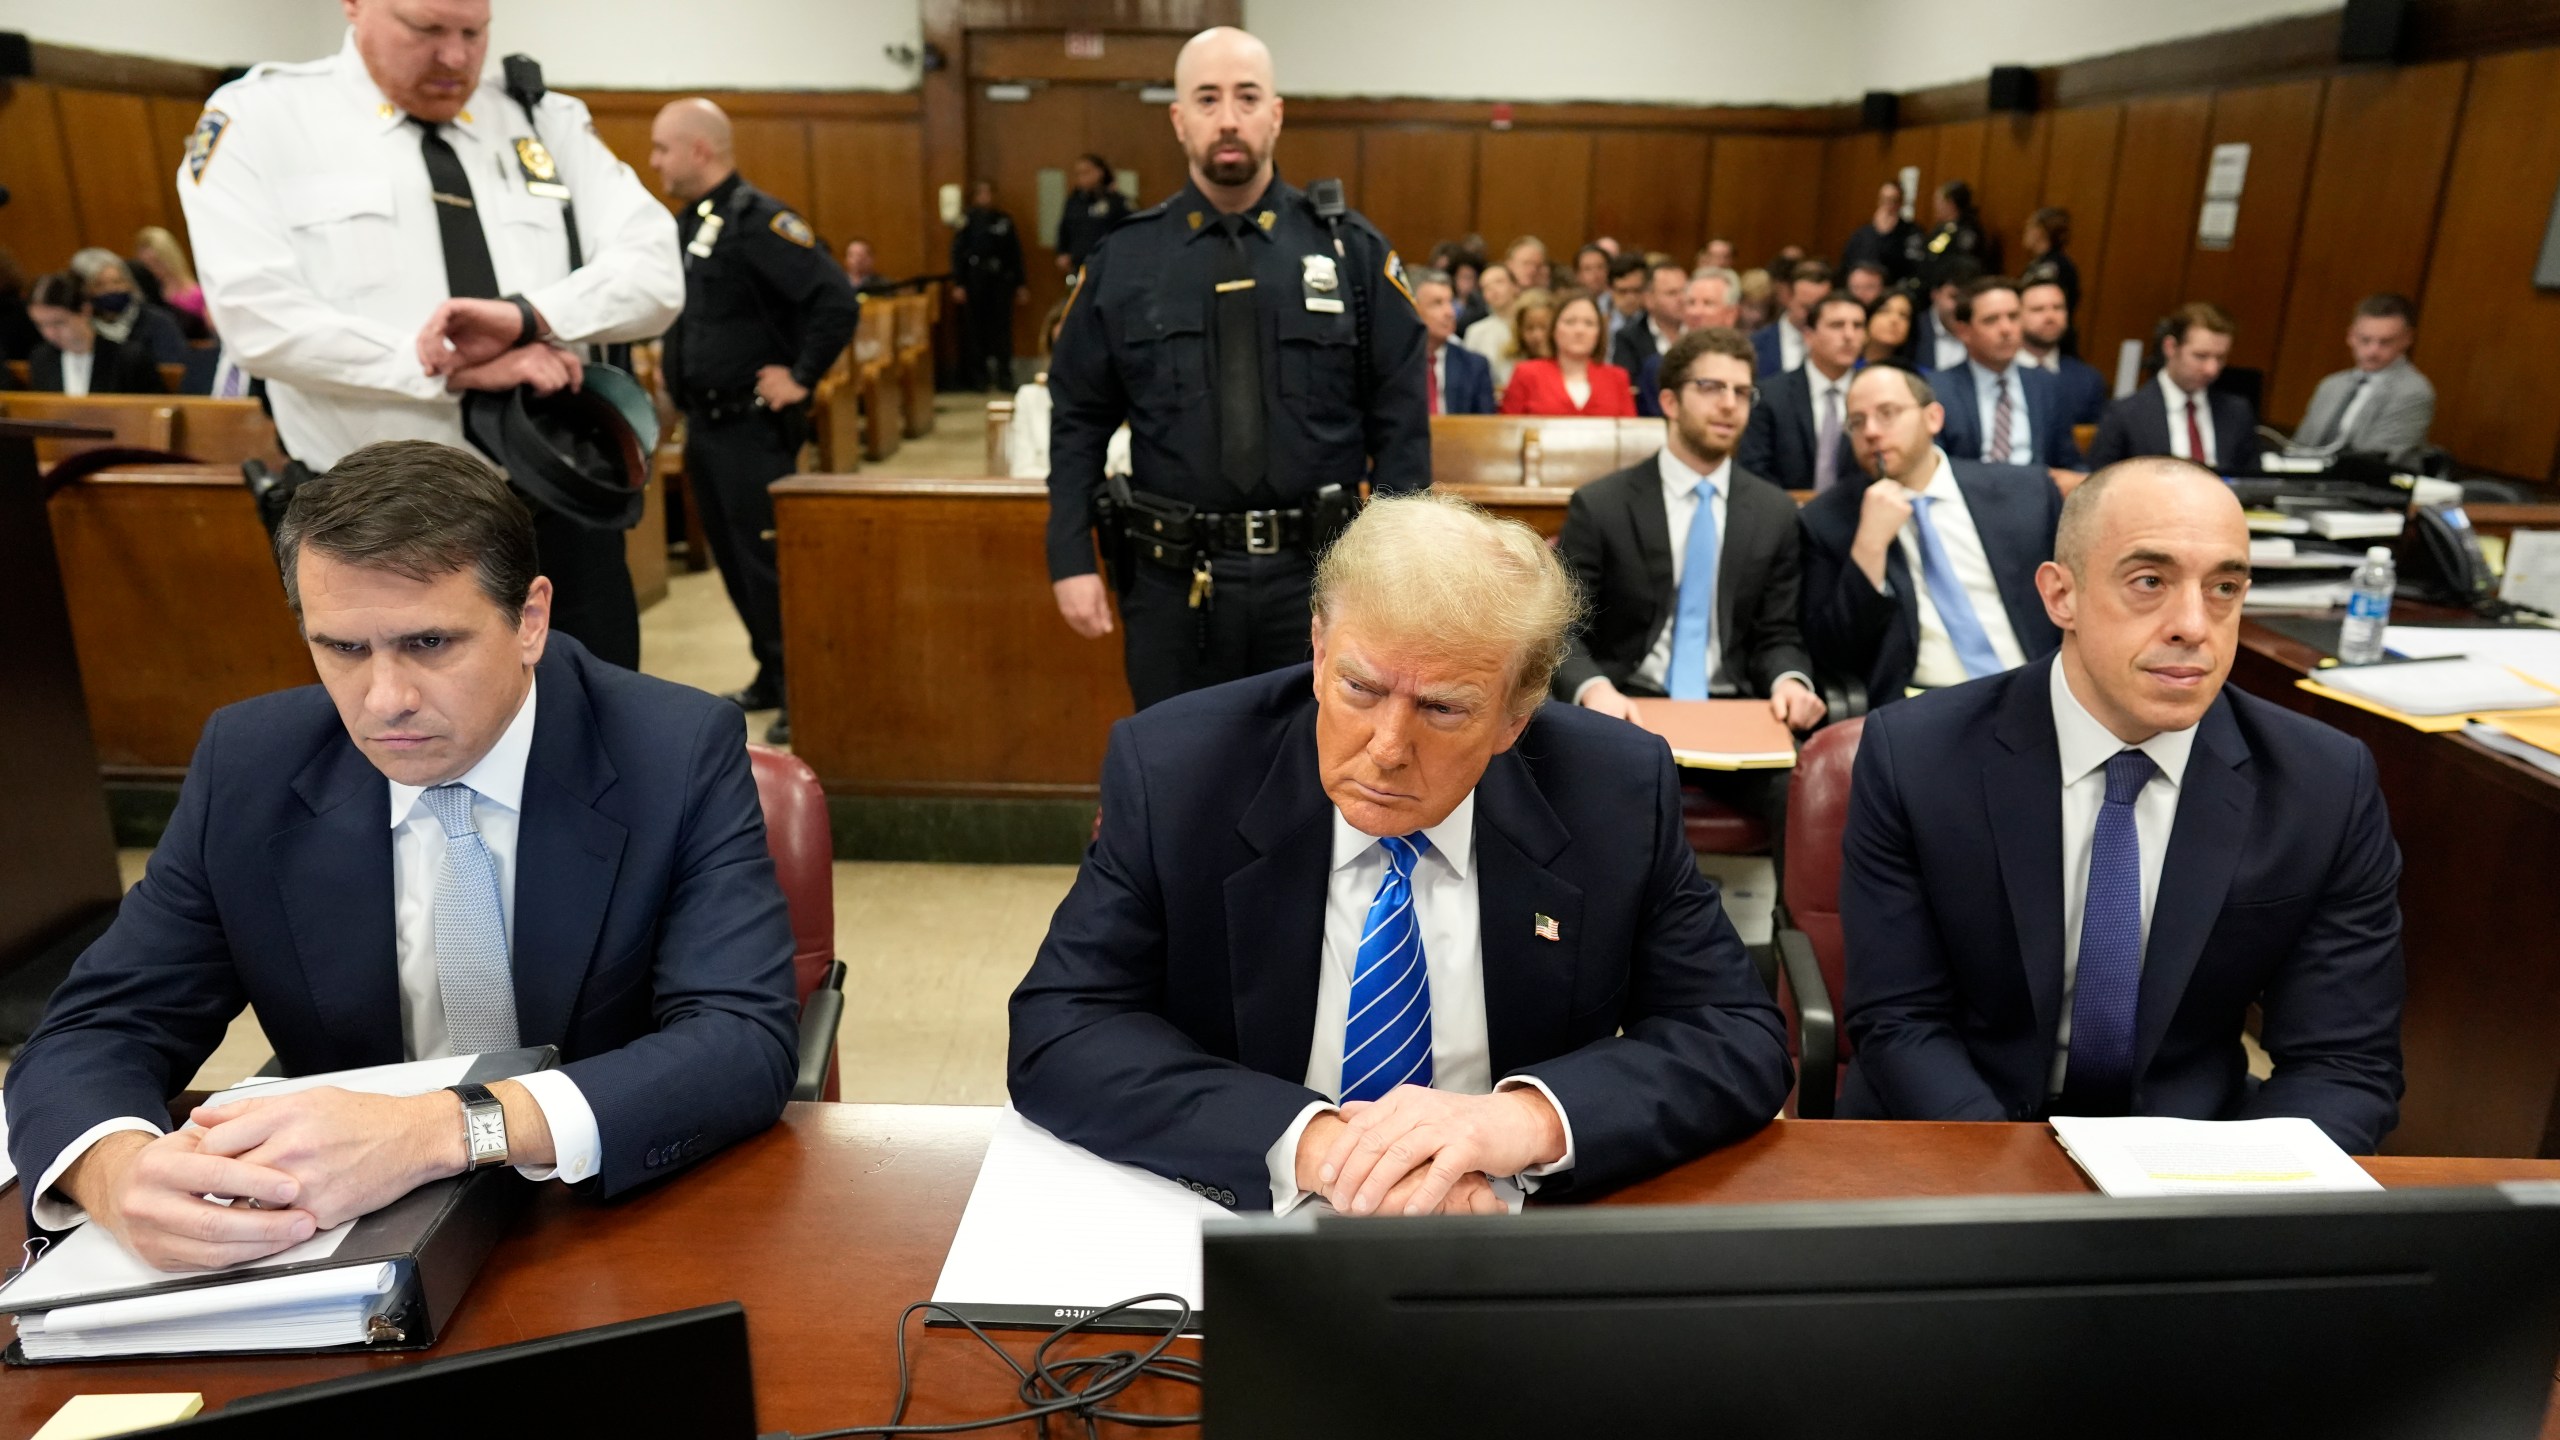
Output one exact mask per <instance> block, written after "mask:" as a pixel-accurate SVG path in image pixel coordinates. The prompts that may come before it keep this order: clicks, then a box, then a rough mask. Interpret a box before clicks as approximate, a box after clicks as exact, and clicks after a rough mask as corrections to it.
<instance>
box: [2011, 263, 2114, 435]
mask: <svg viewBox="0 0 2560 1440" xmlns="http://www.w3.org/2000/svg"><path fill="white" fill-rule="evenodd" d="M2070 316H2071V310H2070V304H2069V302H2068V301H2067V300H2065V299H2064V298H2063V294H2062V285H2061V283H2060V282H2059V281H2056V280H2054V279H2053V278H2052V277H2051V276H2049V275H2048V276H2045V277H2043V278H2040V279H2034V280H2022V281H2019V282H2018V332H2019V335H2020V339H2021V343H2020V345H2019V347H2018V359H2019V361H2020V363H2022V364H2027V365H2034V366H2037V367H2039V368H2042V369H2046V370H2050V371H2052V372H2053V373H2054V376H2055V378H2057V379H2059V380H2061V381H2062V397H2063V410H2064V413H2066V414H2068V415H2069V416H2070V417H2071V423H2072V424H2074V425H2095V424H2097V423H2098V416H2099V415H2100V413H2101V412H2103V411H2104V410H2105V409H2106V408H2107V381H2106V377H2105V376H2103V375H2100V374H2099V373H2098V372H2097V369H2096V368H2095V367H2094V366H2091V365H2090V364H2089V363H2088V362H2086V361H2084V360H2081V359H2080V358H2079V357H2077V356H2075V355H2072V354H2070V353H2069V352H2068V351H2066V350H2064V349H2063V344H2062V342H2063V338H2064V336H2065V334H2066V333H2067V331H2068V329H2069V326H2070Z"/></svg>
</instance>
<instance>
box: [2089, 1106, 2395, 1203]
mask: <svg viewBox="0 0 2560 1440" xmlns="http://www.w3.org/2000/svg"><path fill="white" fill-rule="evenodd" d="M2053 1133H2054V1136H2055V1138H2056V1139H2059V1140H2060V1141H2061V1142H2062V1148H2063V1149H2064V1150H2065V1151H2066V1152H2068V1153H2069V1154H2070V1156H2071V1159H2072V1161H2073V1163H2075V1164H2077V1165H2078V1166H2079V1167H2080V1168H2081V1169H2082V1170H2084V1171H2086V1172H2088V1176H2089V1178H2090V1180H2092V1181H2093V1182H2095V1183H2096V1185H2097V1187H2098V1188H2099V1189H2101V1190H2103V1191H2105V1192H2106V1193H2108V1194H2110V1195H2137V1196H2145V1195H2266V1194H2273V1193H2279V1192H2284V1191H2308V1190H2379V1189H2381V1188H2382V1186H2381V1184H2380V1183H2379V1182H2377V1181H2376V1180H2375V1179H2374V1178H2373V1177H2372V1176H2371V1175H2368V1174H2366V1173H2365V1171H2364V1167H2363V1166H2361V1165H2358V1164H2357V1163H2356V1162H2355V1160H2354V1159H2353V1158H2352V1157H2350V1156H2349V1155H2348V1154H2347V1152H2346V1151H2344V1150H2341V1149H2339V1148H2338V1143H2337V1142H2336V1141H2334V1140H2332V1139H2330V1138H2329V1137H2328V1136H2327V1135H2326V1134H2324V1133H2322V1131H2321V1129H2320V1127H2319V1126H2317V1125H2314V1124H2312V1123H2311V1122H2310V1121H2308V1120H2304V1119H2300V1118H2298V1117H2295V1118H2286V1119H2281V1120H2167V1119H2162V1118H2159V1117H2157V1116H2150V1115H2128V1116H2114V1117H2106V1118H2098V1117H2090V1116H2076V1115H2056V1116H2055V1117H2053Z"/></svg>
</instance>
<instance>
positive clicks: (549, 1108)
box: [515, 1070, 604, 1185]
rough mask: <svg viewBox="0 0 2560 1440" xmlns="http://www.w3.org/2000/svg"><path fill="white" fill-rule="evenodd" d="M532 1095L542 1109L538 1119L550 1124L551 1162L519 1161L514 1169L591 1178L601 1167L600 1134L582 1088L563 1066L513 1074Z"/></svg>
mask: <svg viewBox="0 0 2560 1440" xmlns="http://www.w3.org/2000/svg"><path fill="white" fill-rule="evenodd" d="M515 1081H516V1083H517V1084H519V1085H522V1086H523V1087H524V1091H525V1093H526V1094H527V1095H530V1096H532V1097H533V1103H534V1105H535V1107H536V1108H538V1109H540V1110H541V1111H542V1123H544V1124H545V1125H548V1126H550V1127H551V1163H550V1164H549V1165H519V1166H517V1167H516V1173H517V1174H519V1175H522V1176H523V1177H524V1178H526V1179H527V1180H558V1181H560V1182H561V1183H563V1184H567V1185H575V1184H577V1183H578V1182H579V1181H581V1180H591V1179H593V1178H595V1175H596V1172H597V1171H599V1170H602V1169H603V1168H604V1137H603V1136H602V1135H600V1134H599V1133H597V1130H596V1112H595V1108H594V1107H593V1106H591V1105H589V1104H588V1103H587V1097H586V1092H584V1091H582V1090H580V1089H579V1088H578V1082H577V1081H575V1080H572V1079H570V1078H569V1074H568V1072H567V1071H565V1070H536V1071H535V1072H533V1073H532V1074H530V1075H518V1076H516V1077H515Z"/></svg>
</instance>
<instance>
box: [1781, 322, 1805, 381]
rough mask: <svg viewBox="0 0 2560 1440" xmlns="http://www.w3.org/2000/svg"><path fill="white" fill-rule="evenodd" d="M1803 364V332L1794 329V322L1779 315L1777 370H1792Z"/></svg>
mask: <svg viewBox="0 0 2560 1440" xmlns="http://www.w3.org/2000/svg"><path fill="white" fill-rule="evenodd" d="M1803 364H1804V332H1803V331H1802V330H1799V329H1797V328H1796V322H1794V321H1793V320H1790V319H1788V318H1787V317H1785V316H1783V315H1781V316H1779V317H1778V368H1779V369H1780V370H1782V371H1783V370H1794V369H1799V368H1801V367H1802V366H1803Z"/></svg>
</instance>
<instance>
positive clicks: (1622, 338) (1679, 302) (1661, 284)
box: [1609, 256, 1689, 375]
mask: <svg viewBox="0 0 2560 1440" xmlns="http://www.w3.org/2000/svg"><path fill="white" fill-rule="evenodd" d="M1647 259H1648V262H1649V264H1648V268H1647V269H1646V271H1645V282H1644V309H1645V316H1644V323H1643V324H1641V325H1639V324H1636V323H1634V322H1632V321H1631V322H1629V323H1627V324H1625V325H1621V326H1619V327H1618V338H1617V340H1616V342H1615V343H1614V344H1613V345H1612V346H1611V347H1610V350H1609V360H1610V363H1611V364H1614V365H1616V366H1617V367H1618V368H1619V369H1621V370H1624V371H1626V372H1627V373H1628V374H1629V375H1633V374H1635V373H1636V372H1637V371H1639V370H1642V369H1643V368H1644V362H1645V361H1646V360H1648V359H1651V358H1653V357H1654V356H1657V355H1660V354H1662V353H1663V352H1664V351H1666V350H1669V349H1670V348H1671V346H1672V343H1673V342H1674V341H1677V340H1678V339H1679V338H1680V333H1681V319H1680V314H1681V310H1682V308H1683V305H1684V301H1683V298H1682V297H1683V296H1684V295H1685V294H1686V293H1687V291H1688V288H1689V272H1688V271H1686V270H1683V269H1681V268H1680V267H1679V266H1677V265H1675V264H1672V263H1671V262H1670V261H1669V260H1666V259H1661V258H1659V257H1651V256H1649V257H1647Z"/></svg>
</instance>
